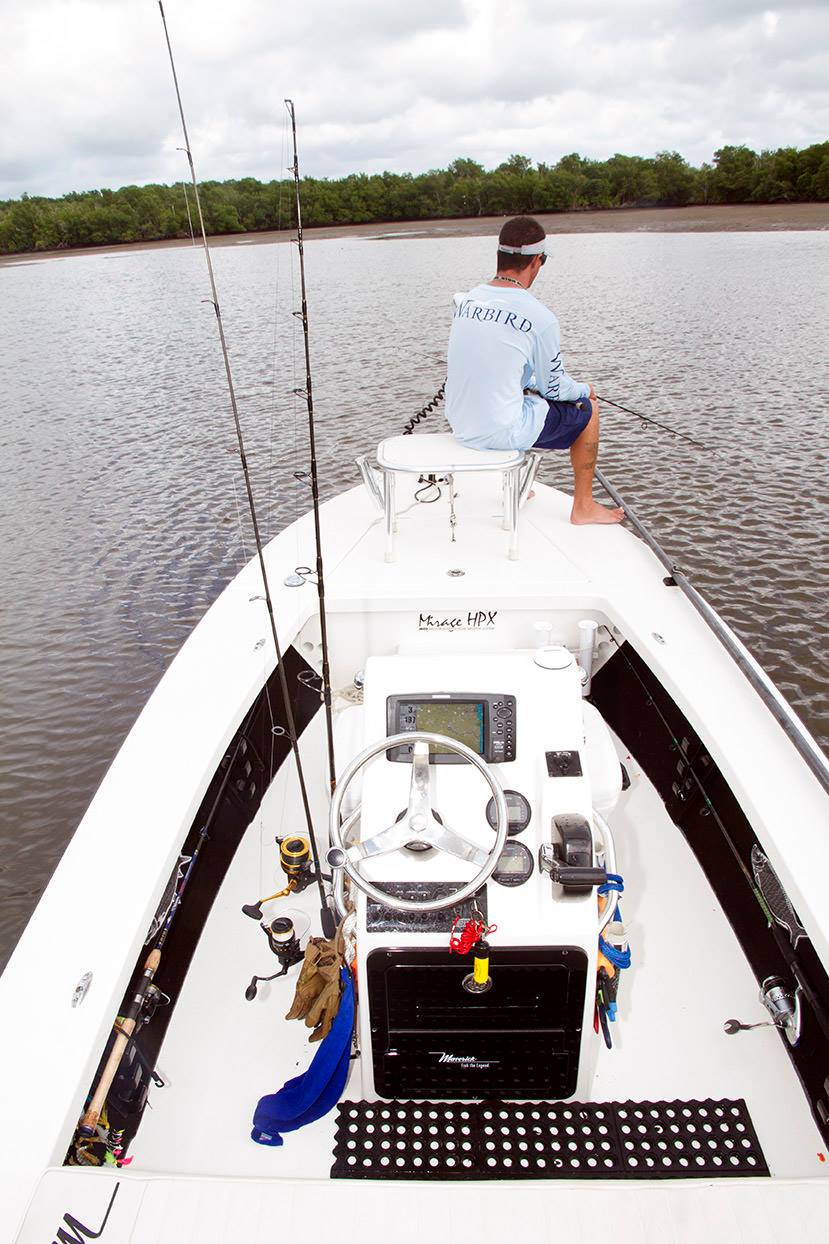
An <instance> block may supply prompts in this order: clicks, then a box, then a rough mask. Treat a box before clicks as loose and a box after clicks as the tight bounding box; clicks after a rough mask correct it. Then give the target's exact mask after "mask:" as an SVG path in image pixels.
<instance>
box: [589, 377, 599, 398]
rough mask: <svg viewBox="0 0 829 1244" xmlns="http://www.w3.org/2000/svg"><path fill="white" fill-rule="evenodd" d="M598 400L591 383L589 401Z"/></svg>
mask: <svg viewBox="0 0 829 1244" xmlns="http://www.w3.org/2000/svg"><path fill="white" fill-rule="evenodd" d="M589 383H590V382H589V381H588V384H589ZM598 400H599V399H598V398H597V397H596V390H595V389H594V388H593V385H592V384H591V385H590V401H591V402H597V401H598Z"/></svg>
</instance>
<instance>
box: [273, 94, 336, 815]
mask: <svg viewBox="0 0 829 1244" xmlns="http://www.w3.org/2000/svg"><path fill="white" fill-rule="evenodd" d="M285 107H286V108H287V109H288V115H289V116H290V118H291V134H292V136H293V142H294V162H293V165H292V170H291V171H292V172H293V175H294V197H295V201H296V232H297V237H296V242H297V250H298V252H299V284H300V291H301V294H302V307H301V309H300V310H299V311H294V313H293V314H294V315H295V316H296V317H297V318H298V319H300V320H302V336H303V340H304V344H305V388H304V389H295V390H294V392H295V393H296V395H297V397H304V398H305V403H306V406H307V408H308V439H309V442H310V447H311V497H312V500H313V508H314V539H315V541H316V546H317V550H316V551H317V597H318V599H319V608H320V638H321V640H322V698H323V703H324V705H325V729H326V733H327V737H328V776H329V780H330V783H331V792H332V794H333V792H334V788H335V786H336V785H337V770H336V765H335V763H334V724H333V721H332V719H331V672H330V668H329V664H328V627H327V623H326V614H325V579H324V578H323V573H322V536H321V534H320V501H319V485H318V479H317V448H316V438H315V435H314V390H313V386H312V384H311V347H310V340H309V336H308V300H307V298H306V294H305V248H304V246H303V240H302V204H301V202H300V190H299V155H298V154H297V145H296V115H295V113H294V101H293V100H292V99H286V100H285Z"/></svg>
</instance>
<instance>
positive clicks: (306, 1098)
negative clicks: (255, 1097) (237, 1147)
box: [251, 968, 354, 1146]
mask: <svg viewBox="0 0 829 1244" xmlns="http://www.w3.org/2000/svg"><path fill="white" fill-rule="evenodd" d="M340 981H341V983H342V987H343V991H342V995H341V997H340V1009H339V1010H338V1011H337V1015H336V1018H335V1019H334V1023H333V1024H332V1025H331V1031H330V1032H329V1034H328V1036H327V1037H326V1038H325V1040H324V1041H322V1042H321V1043H320V1046H319V1049H318V1050H317V1052H316V1054H315V1055H314V1058H313V1061H312V1063H311V1066H310V1067H309V1068H308V1070H307V1071H304V1072H303V1073H302V1075H301V1076H295V1077H294V1079H293V1080H288V1081H287V1082H286V1083H285V1084H283V1085H282V1088H281V1089H280V1090H279V1092H278V1093H270V1094H268V1096H267V1097H262V1098H261V1099H260V1100H259V1103H258V1105H257V1107H256V1110H255V1111H254V1114H253V1130H252V1132H251V1139H252V1140H255V1141H256V1143H257V1144H258V1145H272V1146H276V1145H281V1144H282V1136H281V1134H280V1133H282V1132H295V1131H296V1130H297V1128H300V1127H304V1126H305V1124H306V1123H313V1122H315V1120H316V1119H321V1118H322V1117H323V1115H325V1114H328V1112H329V1110H333V1109H334V1107H335V1106H336V1104H337V1102H338V1101H339V1100H340V1097H341V1096H342V1092H343V1089H344V1088H345V1082H346V1079H347V1078H348V1065H349V1061H350V1058H351V1034H352V1031H353V1029H354V982H353V980H352V978H351V973H350V972H349V971H348V969H347V968H342V969H341V971H340Z"/></svg>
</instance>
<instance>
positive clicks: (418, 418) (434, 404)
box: [403, 380, 709, 450]
mask: <svg viewBox="0 0 829 1244" xmlns="http://www.w3.org/2000/svg"><path fill="white" fill-rule="evenodd" d="M445 386H446V381H445V380H444V382H443V384H442V385H441V386H440V388H439V389H438V391H437V393H436V394H435V396H434V397H433V398H432V399H431V401H428V402H427V403H426V404H425V406H421V408H420V410H419V411H417V413H416V414H414V415H412V417H411V419H409V420H408V422H407V423H406V424H404V426H403V435H404V436H410V435H411V434H412V432H414V430H415V428H416V426H417V425H418V424H419V423H421V422H422V421H423V420H424V419H425V418H426V416H427V415H429V414H430V413H431V412H432V411H433V410H437V408H438V406H439V405H440V403H441V401H442V400H443V396H444V388H445ZM528 391H529V392H532V393H538V390H537V389H532V390H528ZM538 396H539V397H543V396H544V394H543V393H538ZM596 401H597V402H604V404H605V406H613V407H614V408H615V409H616V410H622V411H624V413H625V414H626V415H634V416H635V417H636V418H637V419H641V420H642V422H643V423H649V424H651V426H652V427H654V428H660V429H661V430H662V431H663V432H670V434H671V436H677V437H679V439H680V440H683V441H687V442H688V444H689V445H693V446H694V448H695V449H705V450H709V446H708V445H703V444H702V442H701V441H697V440H694V438H693V437H692V436H688V435H687V433H685V432H678V431H677V430H676V428H672V427H670V426H669V424H667V423H661V422H660V421H659V420H658V419H654V418H652V417H651V416H650V415H643V414H640V412H639V411H638V410H631V409H630V407H629V406H621V405H620V404H619V402H611V400H610V398H609V397H601V396H600V395H599V394H598V393H597V394H596Z"/></svg>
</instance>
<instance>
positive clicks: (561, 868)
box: [538, 842, 607, 893]
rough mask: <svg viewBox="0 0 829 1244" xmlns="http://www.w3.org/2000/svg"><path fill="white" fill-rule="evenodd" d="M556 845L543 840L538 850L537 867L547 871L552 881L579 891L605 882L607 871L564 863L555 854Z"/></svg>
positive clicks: (568, 888) (544, 871)
mask: <svg viewBox="0 0 829 1244" xmlns="http://www.w3.org/2000/svg"><path fill="white" fill-rule="evenodd" d="M557 846H558V844H557V843H556V844H550V843H548V842H544V843H542V844H541V847H540V848H539V852H538V867H539V869H540V870H541V872H543V873H549V874H550V878H551V880H552V881H556V882H558V884H559V885H562V886H564V888H565V890H577V891H579V892H581V893H584V892H585V891H586V890H589V889H590V888H591V887H592V886H594V885H606V884H607V873H606V871H605V870H604V869H603V868H592V867H590V866H588V865H580V864H566V863H565V862H564V861H563V860H561V859H560V858H559V857H558V855H557V854H556V847H557Z"/></svg>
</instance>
